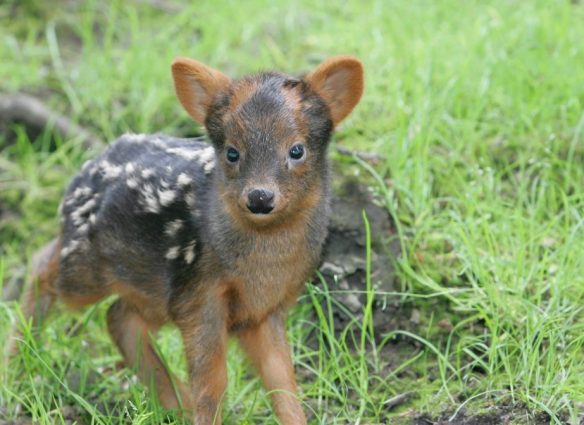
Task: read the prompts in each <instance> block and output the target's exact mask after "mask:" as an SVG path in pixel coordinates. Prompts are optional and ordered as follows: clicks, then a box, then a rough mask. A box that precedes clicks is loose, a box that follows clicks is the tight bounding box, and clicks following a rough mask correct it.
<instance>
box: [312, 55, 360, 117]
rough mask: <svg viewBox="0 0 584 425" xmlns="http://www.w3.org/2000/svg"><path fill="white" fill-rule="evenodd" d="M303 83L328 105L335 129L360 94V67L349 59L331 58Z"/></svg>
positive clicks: (353, 60) (350, 57) (353, 59)
mask: <svg viewBox="0 0 584 425" xmlns="http://www.w3.org/2000/svg"><path fill="white" fill-rule="evenodd" d="M305 81H306V82H307V83H308V84H309V85H310V86H311V87H312V88H313V89H314V90H315V91H316V92H317V93H318V94H319V95H320V96H321V97H322V98H323V99H324V101H325V102H326V103H327V105H328V107H329V109H330V112H331V118H332V120H333V124H334V125H335V126H337V124H339V123H340V122H341V121H342V120H343V119H345V117H346V116H347V115H349V114H350V113H351V111H352V110H353V108H354V107H355V106H356V105H357V103H359V100H360V99H361V95H362V94H363V65H362V64H361V61H359V60H358V59H357V58H354V57H352V56H333V57H332V58H329V59H327V60H326V61H324V62H323V63H321V64H320V65H319V66H317V67H316V69H314V70H313V71H312V72H310V73H309V74H308V75H307V76H306V77H305Z"/></svg>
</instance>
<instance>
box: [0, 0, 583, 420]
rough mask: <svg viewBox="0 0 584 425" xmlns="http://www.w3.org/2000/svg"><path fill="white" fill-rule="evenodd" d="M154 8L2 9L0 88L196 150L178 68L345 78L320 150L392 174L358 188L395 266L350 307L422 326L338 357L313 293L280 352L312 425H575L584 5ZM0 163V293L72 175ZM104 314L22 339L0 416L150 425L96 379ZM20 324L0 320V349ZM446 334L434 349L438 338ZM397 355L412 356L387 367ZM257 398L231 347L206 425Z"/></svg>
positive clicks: (358, 338) (265, 411) (354, 335)
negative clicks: (328, 138) (410, 314)
mask: <svg viewBox="0 0 584 425" xmlns="http://www.w3.org/2000/svg"><path fill="white" fill-rule="evenodd" d="M153 3H154V2H152V3H151V2H147V1H137V0H136V1H128V2H123V1H86V2H56V1H45V2H41V1H38V0H27V1H23V2H20V1H16V0H11V1H8V2H4V3H3V4H2V5H0V89H1V90H2V91H7V92H11V91H18V90H23V91H26V92H30V93H34V94H38V95H41V96H44V97H45V98H46V99H47V101H48V102H49V103H50V104H51V105H52V106H53V107H54V108H55V109H56V110H58V111H61V112H63V113H65V114H67V115H68V116H71V117H73V118H74V119H75V120H76V121H78V122H79V123H81V124H82V125H85V126H87V127H89V128H91V129H92V130H93V131H94V132H95V133H96V134H98V135H99V136H100V137H102V138H103V139H104V140H111V139H113V138H114V137H116V136H117V135H119V134H120V133H122V132H125V131H130V130H131V131H134V132H157V131H162V132H168V133H172V134H179V135H186V134H194V133H197V132H199V131H200V129H197V128H196V127H195V125H194V124H193V123H191V122H190V121H189V119H188V117H187V115H186V114H185V113H184V112H183V111H182V110H181V108H180V106H179V103H178V102H177V101H176V99H175V98H174V95H173V90H172V84H171V79H170V73H169V64H170V62H171V60H172V58H173V57H175V56H177V55H186V56H191V57H195V58H198V59H200V60H202V61H203V62H206V63H209V64H211V65H212V66H214V67H216V68H219V69H221V70H223V71H225V72H226V73H228V74H230V75H233V76H239V75H243V74H246V73H249V72H253V71H256V70H259V69H267V68H276V69H284V70H290V71H306V70H309V69H310V68H311V67H313V66H314V65H315V64H316V63H318V62H319V61H320V60H322V59H324V58H325V57H327V56H328V55H331V54H336V53H352V54H355V55H357V56H359V57H360V58H361V59H362V60H363V62H364V65H365V69H366V72H367V77H366V92H365V95H364V98H363V100H362V102H361V104H360V105H359V107H358V108H357V109H356V111H355V112H354V113H353V114H352V116H351V117H350V118H349V119H348V120H347V121H346V123H345V124H344V125H343V126H342V128H341V129H340V130H339V132H338V133H337V136H336V138H335V143H338V144H343V145H345V146H348V147H350V148H352V149H356V150H367V151H373V152H378V153H379V154H382V155H383V156H384V157H386V158H387V160H386V161H384V162H383V163H382V164H379V166H376V167H375V169H372V168H370V167H368V166H366V165H365V164H362V165H360V166H358V172H360V173H361V174H362V175H364V176H367V178H369V179H370V180H369V181H371V182H372V186H373V188H374V190H375V191H376V192H377V193H378V195H379V197H380V200H381V202H382V203H383V204H384V205H385V206H386V207H387V209H388V210H389V212H390V213H391V214H392V215H393V216H394V217H395V218H396V220H397V222H398V224H399V226H398V227H399V237H400V243H401V244H402V246H403V249H404V255H403V257H402V258H400V259H399V270H400V276H399V284H400V286H399V287H398V288H397V290H396V293H392V294H379V293H377V294H373V290H372V289H371V285H370V282H366V283H365V282H364V287H363V290H367V293H368V297H369V298H368V299H369V300H373V297H375V298H376V299H379V298H382V297H383V296H385V297H387V299H389V300H391V301H392V302H399V303H401V304H402V305H403V306H405V307H407V308H415V309H417V310H419V311H420V313H421V322H420V324H419V325H417V327H416V328H415V329H414V330H413V331H412V329H409V330H408V329H399V328H398V329H394V330H393V331H390V332H389V333H388V332H385V331H383V332H381V331H378V330H376V329H374V328H372V321H371V315H370V314H371V312H370V308H372V306H371V303H367V307H366V311H365V312H364V314H363V316H362V317H364V318H363V319H359V318H355V321H353V322H352V323H350V325H349V326H348V327H347V329H345V331H344V332H343V333H342V334H341V335H338V336H336V337H335V336H334V335H333V333H334V330H333V329H334V326H333V323H332V321H333V316H332V313H331V309H338V308H340V307H339V306H335V305H333V301H332V299H331V297H330V293H329V291H333V290H335V288H327V287H325V286H323V285H319V286H314V287H312V286H309V287H308V291H307V293H306V294H305V295H304V296H303V298H302V300H301V302H300V304H299V306H298V307H297V308H295V310H294V311H293V314H292V318H291V320H290V322H289V335H290V339H291V345H292V347H293V351H294V359H295V364H296V365H297V371H298V374H299V381H300V384H301V388H302V399H303V402H305V403H306V409H305V410H306V411H312V412H313V413H311V416H312V418H313V419H312V423H322V424H333V423H338V424H345V423H357V422H358V423H387V422H390V423H393V422H396V421H398V419H397V418H396V416H399V415H400V414H403V413H404V411H405V412H406V413H407V411H411V410H413V409H415V410H416V411H418V412H427V413H430V414H435V413H437V412H439V411H442V410H447V411H449V412H450V413H453V412H454V411H455V410H456V409H458V408H460V407H467V408H469V407H470V408H471V409H477V410H479V409H481V408H482V407H485V406H488V405H489V404H501V403H517V404H518V405H521V406H523V408H526V409H527V410H528V411H530V412H531V413H536V412H541V411H543V412H547V414H548V415H549V416H550V418H551V421H552V423H562V421H570V422H571V423H574V424H575V423H577V421H578V419H577V417H578V415H579V414H581V412H580V411H581V410H582V403H584V347H583V345H584V321H583V305H584V260H583V258H582V256H583V254H582V253H583V252H584V192H583V190H582V188H583V187H584V166H583V164H584V145H583V133H584V72H583V70H584V44H583V43H582V40H584V5H582V4H580V3H579V2H569V1H554V0H547V1H544V0H540V1H536V0H534V1H522V2H516V1H511V0H509V1H505V0H493V1H478V0H475V1H472V0H469V1H454V0H444V1H439V2H438V1H436V2H431V1H424V0H415V1H405V0H403V1H381V0H378V1H374V0H371V1H364V2H348V1H347V2H324V1H288V2H268V1H260V0H252V1H249V2H245V3H243V2H234V1H233V2H211V1H201V2H179V1H178V0H177V1H172V2H170V1H169V2H168V3H165V2H160V3H162V4H167V5H171V6H176V7H173V8H172V10H160V9H159V8H157V7H155V6H152V5H151V4H153ZM0 146H2V145H1V144H0ZM0 149H2V150H1V157H0V204H1V205H0V210H2V211H10V212H12V213H11V214H3V215H2V217H1V219H0V238H1V248H0V255H2V259H1V261H0V282H4V281H6V280H7V279H8V278H9V277H11V276H12V275H13V274H14V273H15V271H16V270H17V269H18V267H19V266H22V265H25V264H27V263H28V261H29V258H30V255H31V253H32V252H34V250H35V249H37V248H38V247H39V246H41V245H42V244H43V243H44V242H46V241H47V240H49V239H50V238H51V237H52V236H53V235H54V234H55V233H56V231H57V228H58V219H57V216H56V209H57V205H58V203H59V200H60V195H61V193H62V190H63V187H64V185H65V184H66V182H67V180H68V179H69V178H70V177H71V176H72V175H73V173H74V172H75V170H76V169H77V168H78V167H79V166H80V164H81V163H82V162H83V160H84V159H86V157H87V156H88V155H90V154H89V153H87V152H84V151H83V150H82V149H81V148H80V147H79V146H78V144H77V143H75V141H62V142H61V143H59V145H58V146H57V149H56V150H51V149H49V146H48V139H47V138H43V137H41V138H40V139H39V140H35V141H29V140H28V139H27V138H26V135H24V134H23V133H22V132H21V133H20V134H19V137H18V138H17V140H16V143H14V144H13V145H10V146H3V147H0ZM333 156H334V155H333ZM363 256H364V258H365V256H366V252H363ZM388 261H390V259H388ZM106 304H107V303H106ZM323 306H324V307H323ZM106 308H107V306H106V305H100V306H98V307H97V308H94V309H90V310H86V311H83V312H81V313H77V314H72V313H69V312H66V311H65V310H64V309H59V310H58V313H56V314H53V316H52V318H51V320H50V321H49V323H48V324H47V326H46V327H45V329H44V330H43V332H42V335H41V337H40V338H37V339H35V338H32V337H31V336H30V335H28V336H27V337H26V338H25V340H26V342H27V344H28V345H27V348H26V349H25V350H24V351H23V354H22V356H21V357H20V359H19V360H18V361H17V362H16V363H15V364H14V366H11V367H9V368H8V367H4V366H2V367H0V382H1V383H2V385H0V415H2V414H4V415H5V416H6V417H8V418H14V417H18V416H19V415H22V414H26V415H30V416H33V417H34V418H36V419H37V420H38V422H39V423H47V424H53V423H65V419H67V418H65V417H64V416H66V412H65V413H63V409H62V408H60V407H61V406H75V407H72V408H70V409H76V411H78V412H77V414H79V415H81V416H82V417H83V418H84V423H95V424H100V423H103V424H113V423H121V422H123V423H130V422H131V423H136V424H154V423H160V422H161V420H162V419H163V418H164V416H165V413H164V412H163V411H162V410H161V409H160V408H159V407H157V406H156V405H155V404H153V402H152V401H151V399H150V398H149V397H148V396H146V394H145V393H146V391H145V390H144V388H143V387H142V386H140V385H131V386H130V387H129V388H126V387H125V386H123V385H122V383H124V382H129V381H132V379H133V378H132V374H131V372H130V371H127V370H120V371H116V370H113V369H111V367H112V365H113V363H115V362H116V361H118V360H119V356H118V354H117V353H116V351H115V350H114V347H113V346H112V344H111V343H110V342H109V339H108V337H107V332H106V331H105V326H104V323H105V322H104V311H105V309H106ZM18 311H19V310H18V308H17V307H16V306H15V305H14V304H12V303H0V339H1V340H5V339H6V337H7V334H8V332H9V329H10V323H11V322H13V321H15V320H17V318H18ZM313 315H316V317H317V318H318V320H317V321H316V322H314V321H313V320H312V319H310V318H311V317H313ZM444 318H448V319H449V320H450V322H451V323H452V325H453V328H452V330H451V331H444V329H441V328H440V327H439V326H438V325H437V323H438V322H439V321H440V320H441V319H444ZM361 331H363V332H361ZM384 332H385V333H384ZM373 334H374V335H373ZM373 336H375V338H374V337H373ZM395 340H400V341H404V340H405V341H412V342H414V341H417V344H418V346H419V347H420V348H419V349H418V350H417V351H415V354H412V356H411V358H410V357H407V356H401V357H400V356H398V358H397V359H396V360H395V359H394V361H393V362H392V363H391V364H392V367H391V368H388V367H387V364H388V362H389V360H390V359H388V355H387V353H388V352H391V353H393V351H391V350H390V346H391V345H392V344H393V343H394V342H395ZM355 342H356V344H355ZM159 344H160V350H161V351H162V353H163V354H164V356H165V358H166V360H167V362H168V363H169V364H171V365H173V366H172V367H173V369H174V370H175V371H177V373H179V374H180V373H184V371H183V368H182V366H181V365H182V364H183V359H182V356H181V350H180V341H179V338H178V335H177V334H176V333H175V332H173V331H170V330H169V331H165V332H163V334H162V335H161V337H160V339H159ZM355 347H356V348H355ZM412 353H414V350H412ZM406 354H407V353H406ZM392 355H393V354H392ZM104 369H105V371H104V372H103V373H101V372H100V371H102V370H104ZM409 390H413V391H415V393H416V395H415V397H414V398H413V399H411V400H410V401H409V402H408V403H406V404H405V405H403V406H402V407H401V408H399V409H397V411H387V409H386V408H385V407H384V405H383V402H384V401H385V400H388V399H390V398H391V397H393V396H395V395H396V394H400V393H404V392H406V391H409ZM267 399H268V397H267V396H266V395H265V393H264V392H263V390H261V386H260V384H259V382H258V380H257V379H255V378H251V376H250V370H249V367H248V365H247V363H246V362H245V361H244V359H243V358H242V356H241V355H240V353H239V351H238V350H237V349H236V347H235V346H234V347H232V348H231V350H230V362H229V389H228V394H227V396H226V401H225V413H224V416H225V422H226V423H241V422H245V421H247V422H248V423H275V420H274V419H273V417H272V414H271V411H270V408H269V404H268V401H267ZM0 418H1V416H0ZM390 418H391V419H390ZM176 420H177V421H178V423H180V420H179V419H176ZM402 420H405V419H403V418H402Z"/></svg>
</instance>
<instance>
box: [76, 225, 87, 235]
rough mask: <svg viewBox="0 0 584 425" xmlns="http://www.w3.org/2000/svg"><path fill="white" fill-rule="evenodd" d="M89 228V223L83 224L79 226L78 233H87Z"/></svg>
mask: <svg viewBox="0 0 584 425" xmlns="http://www.w3.org/2000/svg"><path fill="white" fill-rule="evenodd" d="M88 230H89V224H87V223H84V224H82V225H81V226H79V228H78V229H77V233H80V234H85V233H87V231H88Z"/></svg>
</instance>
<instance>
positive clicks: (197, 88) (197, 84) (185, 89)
mask: <svg viewBox="0 0 584 425" xmlns="http://www.w3.org/2000/svg"><path fill="white" fill-rule="evenodd" d="M172 77H173V79H174V89H175V91H176V95H177V97H178V99H179V100H180V103H181V104H182V106H183V107H184V108H185V109H186V111H187V112H188V113H189V115H190V116H191V117H193V119H194V120H195V121H196V122H198V123H199V124H203V125H204V124H205V118H206V117H207V111H208V110H209V107H210V106H211V102H212V101H213V98H214V97H215V95H216V94H217V93H218V92H220V91H221V90H224V89H225V88H227V86H229V84H230V82H231V80H230V79H229V77H227V76H226V75H224V74H223V73H221V72H220V71H217V70H216V69H213V68H210V67H208V66H207V65H205V64H202V63H201V62H198V61H196V60H194V59H189V58H183V57H178V58H176V59H175V60H174V61H173V62H172Z"/></svg>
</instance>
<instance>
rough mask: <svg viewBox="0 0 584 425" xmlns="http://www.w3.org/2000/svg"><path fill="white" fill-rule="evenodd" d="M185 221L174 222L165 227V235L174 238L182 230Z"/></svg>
mask: <svg viewBox="0 0 584 425" xmlns="http://www.w3.org/2000/svg"><path fill="white" fill-rule="evenodd" d="M182 226H183V221H182V220H172V221H169V222H168V223H166V225H165V226H164V233H165V234H167V235H168V236H170V237H173V236H175V235H176V234H177V232H178V231H179V230H180V229H181V228H182Z"/></svg>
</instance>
